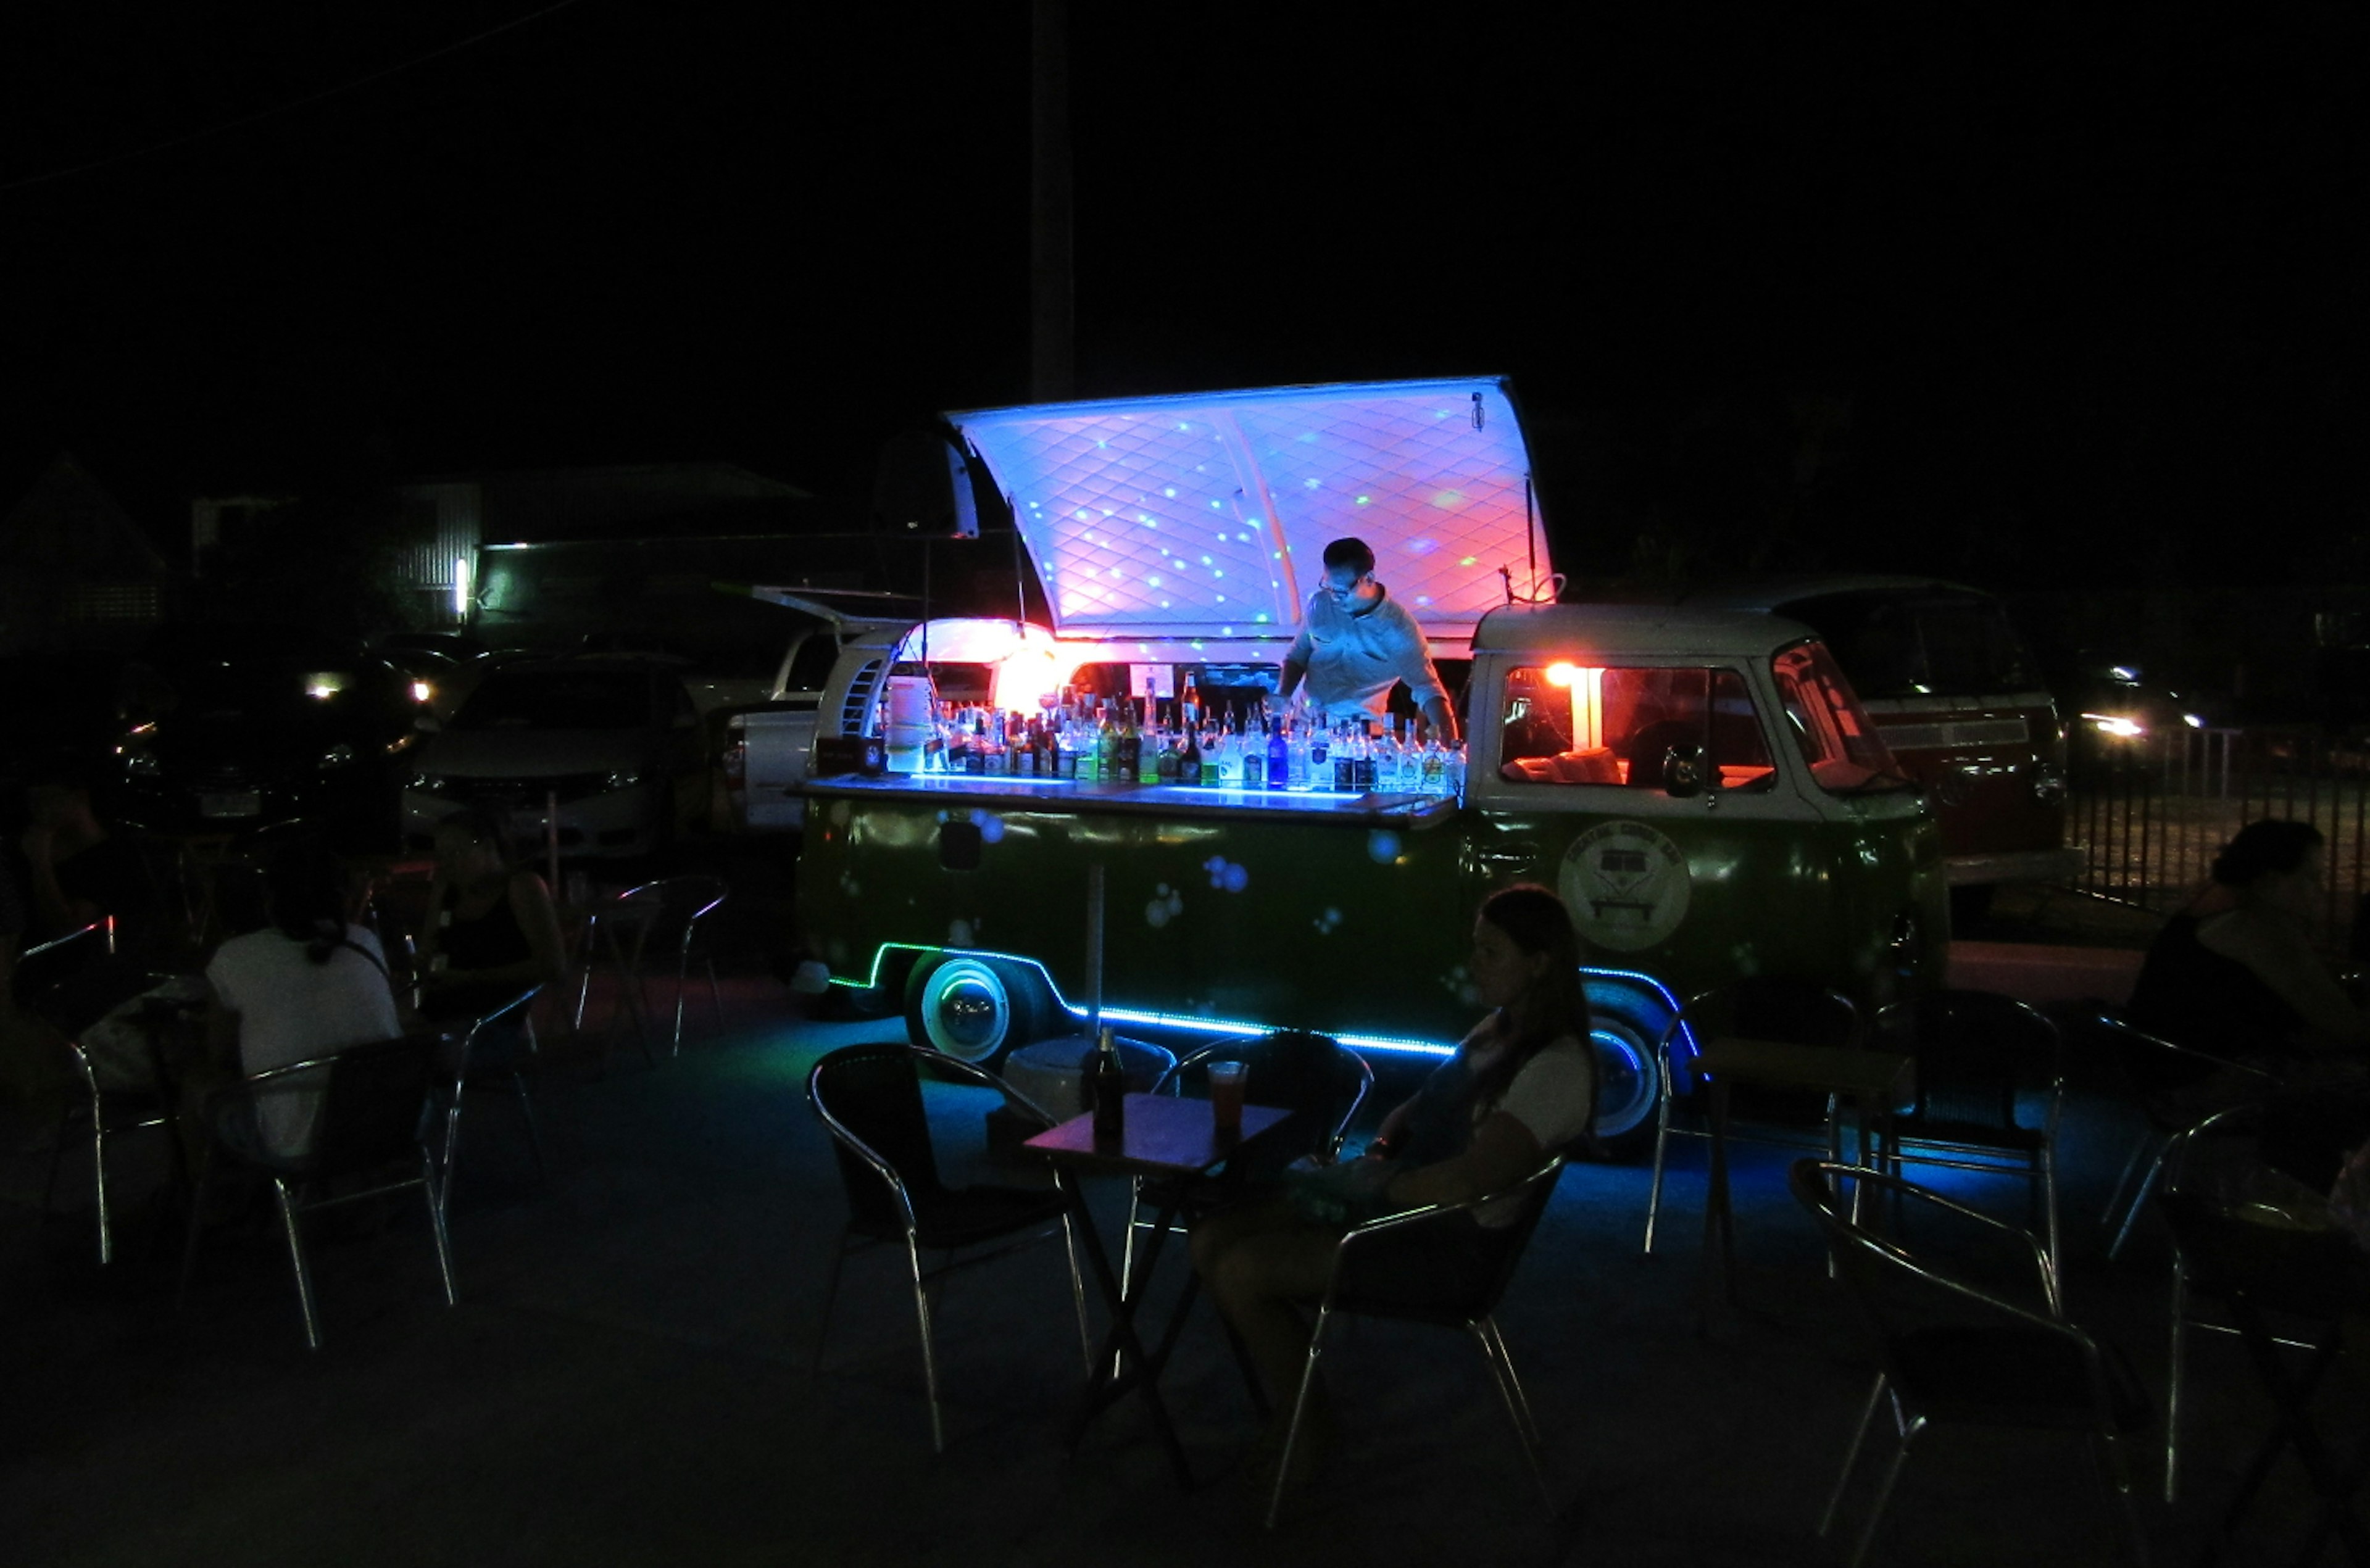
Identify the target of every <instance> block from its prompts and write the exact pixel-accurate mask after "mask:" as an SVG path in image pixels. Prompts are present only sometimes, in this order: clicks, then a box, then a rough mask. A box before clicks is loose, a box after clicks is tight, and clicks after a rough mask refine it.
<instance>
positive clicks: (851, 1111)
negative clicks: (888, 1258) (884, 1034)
mask: <svg viewBox="0 0 2370 1568" xmlns="http://www.w3.org/2000/svg"><path fill="white" fill-rule="evenodd" d="M925 1065H927V1066H928V1068H929V1069H930V1070H931V1071H932V1072H934V1073H936V1074H937V1075H938V1077H940V1078H945V1079H952V1080H953V1081H955V1082H959V1083H964V1084H969V1085H971V1086H973V1087H976V1088H983V1089H994V1090H995V1091H996V1092H997V1093H1000V1094H1001V1095H1003V1097H1004V1100H1005V1103H1006V1104H1007V1105H1009V1106H1010V1107H1011V1108H1012V1109H1013V1110H1014V1112H1015V1113H1016V1114H1018V1115H1020V1116H1026V1117H1029V1118H1031V1119H1033V1120H1034V1121H1035V1122H1036V1123H1037V1124H1038V1125H1039V1126H1040V1127H1050V1126H1052V1125H1053V1121H1052V1118H1051V1117H1049V1116H1046V1115H1045V1114H1044V1113H1043V1112H1042V1111H1041V1110H1039V1109H1038V1108H1037V1107H1036V1106H1035V1105H1032V1104H1030V1103H1029V1102H1028V1101H1027V1100H1026V1099H1024V1098H1022V1097H1021V1096H1020V1095H1019V1094H1018V1093H1015V1092H1014V1091H1013V1090H1011V1089H1010V1088H1008V1087H1007V1085H1006V1084H1005V1083H1004V1082H1003V1081H1002V1080H1001V1079H998V1078H996V1077H995V1075H993V1074H992V1073H988V1072H984V1071H982V1070H980V1069H978V1068H975V1067H972V1066H971V1065H969V1064H968V1063H965V1062H961V1061H957V1060H955V1059H953V1058H951V1057H947V1056H943V1055H941V1054H939V1053H938V1052H937V1051H930V1050H924V1049H921V1048H919V1047H914V1046H906V1045H870V1046H848V1047H844V1048H842V1049H839V1050H835V1051H833V1052H831V1053H829V1054H828V1055H826V1056H824V1057H823V1059H821V1060H820V1061H818V1062H816V1063H815V1065H814V1070H812V1071H811V1072H810V1073H809V1074H808V1075H807V1104H810V1105H811V1106H812V1107H813V1108H814V1114H815V1117H816V1119H817V1120H819V1121H821V1122H822V1123H823V1128H824V1130H825V1131H827V1132H829V1133H830V1134H831V1138H832V1145H833V1148H832V1151H833V1153H834V1155H836V1156H837V1158H838V1162H839V1174H840V1183H841V1185H842V1186H843V1187H844V1188H845V1189H846V1196H847V1210H848V1217H847V1221H846V1224H845V1225H843V1226H842V1227H841V1228H840V1233H839V1242H838V1244H837V1245H836V1246H834V1248H833V1250H832V1257H831V1267H830V1271H829V1273H828V1275H827V1276H825V1279H824V1284H823V1318H822V1322H819V1323H818V1324H817V1325H816V1328H815V1350H814V1365H813V1370H814V1372H815V1374H816V1375H818V1376H820V1375H821V1373H822V1371H823V1346H824V1345H825V1344H826V1343H827V1341H828V1338H829V1335H830V1332H831V1310H832V1306H833V1304H834V1301H835V1299H837V1297H838V1294H839V1273H840V1268H841V1265H844V1264H845V1263H846V1260H847V1257H848V1254H849V1253H852V1252H855V1251H858V1250H860V1249H862V1248H864V1247H867V1246H870V1245H873V1244H876V1243H879V1242H903V1243H904V1247H905V1258H906V1264H907V1266H908V1268H909V1270H910V1271H911V1275H912V1278H913V1284H914V1312H915V1318H916V1319H917V1320H918V1322H919V1324H920V1328H921V1338H922V1377H923V1381H924V1384H925V1386H926V1388H927V1390H928V1392H929V1401H930V1446H931V1448H933V1449H935V1450H937V1451H938V1452H940V1453H943V1452H945V1451H946V1446H947V1444H946V1428H945V1425H944V1423H943V1421H942V1419H941V1417H940V1414H939V1411H938V1352H937V1349H936V1346H935V1345H934V1344H933V1342H932V1339H931V1331H930V1297H929V1287H930V1285H931V1284H932V1282H934V1281H936V1280H938V1279H940V1278H943V1277H944V1276H947V1275H949V1274H950V1273H953V1272H954V1271H956V1270H958V1269H962V1268H969V1267H972V1265H977V1264H982V1263H985V1262H987V1261H988V1260H989V1259H991V1258H996V1257H1001V1256H1003V1255H1004V1254H1005V1253H1008V1252H1012V1251H1015V1250H1017V1249H1018V1248H1019V1247H1023V1246H1027V1245H1029V1244H1030V1243H1031V1242H1039V1241H1046V1240H1050V1239H1052V1237H1053V1235H1054V1234H1055V1233H1056V1230H1058V1231H1059V1234H1060V1235H1061V1237H1062V1242H1063V1245H1064V1248H1065V1249H1066V1250H1067V1252H1068V1253H1069V1262H1070V1300H1071V1304H1072V1306H1073V1307H1074V1308H1075V1310H1076V1312H1077V1316H1078V1348H1079V1352H1080V1354H1081V1356H1083V1357H1085V1359H1086V1360H1087V1363H1088V1365H1089V1367H1090V1368H1091V1365H1092V1362H1093V1357H1094V1345H1093V1341H1092V1340H1091V1338H1090V1337H1089V1336H1088V1333H1087V1299H1086V1286H1085V1282H1084V1281H1083V1279H1082V1278H1081V1277H1080V1276H1079V1273H1078V1250H1077V1240H1076V1237H1075V1236H1074V1235H1073V1234H1072V1233H1071V1230H1070V1216H1069V1207H1068V1205H1067V1203H1066V1201H1065V1200H1064V1197H1063V1196H1062V1194H1061V1193H1060V1192H1059V1191H1058V1190H1057V1189H1055V1188H1053V1187H1050V1186H1049V1187H1007V1186H996V1185H986V1184H981V1185H974V1186H968V1187H949V1186H948V1185H946V1184H945V1183H944V1182H943V1181H941V1180H940V1179H939V1176H938V1157H937V1154H936V1152H935V1151H934V1150H933V1149H932V1147H931V1143H930V1124H929V1120H928V1117H927V1116H926V1115H925V1114H924V1111H923V1107H922V1077H921V1075H922V1069H923V1067H924V1066H925ZM1023 1232H1027V1234H1025V1235H1024V1234H1023ZM1014 1238H1018V1240H1015V1239H1014ZM986 1242H1004V1243H1005V1245H1003V1246H999V1247H997V1248H995V1250H994V1251H993V1252H987V1253H972V1255H970V1256H968V1257H962V1258H957V1257H956V1256H955V1253H958V1252H961V1251H963V1250H965V1249H968V1248H972V1247H975V1246H979V1245H983V1244H984V1243H986ZM925 1249H927V1250H929V1251H932V1252H943V1253H946V1254H947V1260H946V1261H945V1262H944V1263H941V1264H940V1265H938V1267H936V1268H933V1269H927V1270H925V1269H924V1268H923V1266H922V1253H923V1252H924V1250H925Z"/></svg>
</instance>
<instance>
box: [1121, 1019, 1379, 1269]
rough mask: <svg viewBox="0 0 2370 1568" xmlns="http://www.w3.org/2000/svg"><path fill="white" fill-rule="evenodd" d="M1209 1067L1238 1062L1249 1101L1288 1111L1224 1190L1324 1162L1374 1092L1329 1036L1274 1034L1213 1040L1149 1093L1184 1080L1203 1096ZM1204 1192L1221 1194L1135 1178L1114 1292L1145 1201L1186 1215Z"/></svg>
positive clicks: (1356, 1058) (1131, 1259) (1358, 1065)
mask: <svg viewBox="0 0 2370 1568" xmlns="http://www.w3.org/2000/svg"><path fill="white" fill-rule="evenodd" d="M1214 1061H1239V1062H1242V1063H1245V1064H1246V1065H1247V1066H1248V1068H1249V1069H1250V1076H1249V1085H1250V1088H1249V1093H1250V1097H1251V1099H1252V1101H1253V1103H1254V1104H1261V1105H1274V1106H1277V1107H1279V1108H1281V1109H1283V1110H1287V1111H1290V1112H1291V1113H1292V1115H1291V1116H1289V1117H1287V1118H1286V1120H1285V1121H1284V1122H1283V1124H1282V1125H1280V1126H1277V1127H1272V1128H1270V1129H1269V1130H1268V1131H1267V1133H1266V1134H1265V1135H1263V1136H1262V1137H1261V1138H1260V1140H1259V1142H1258V1143H1257V1144H1256V1145H1254V1146H1253V1147H1252V1148H1250V1149H1248V1150H1245V1151H1244V1156H1245V1158H1246V1160H1247V1161H1248V1162H1249V1163H1248V1165H1247V1168H1245V1169H1243V1170H1241V1171H1239V1172H1237V1173H1235V1174H1234V1175H1232V1176H1230V1177H1229V1178H1228V1179H1227V1183H1226V1188H1227V1190H1228V1191H1233V1190H1236V1189H1237V1188H1239V1187H1240V1186H1241V1185H1246V1184H1251V1185H1255V1184H1257V1183H1259V1182H1260V1181H1262V1180H1265V1179H1268V1178H1270V1177H1271V1176H1273V1175H1274V1174H1276V1173H1279V1172H1281V1171H1282V1170H1283V1167H1284V1166H1286V1165H1289V1164H1291V1163H1292V1162H1294V1161H1296V1160H1301V1159H1314V1160H1316V1161H1317V1162H1318V1163H1320V1164H1328V1165H1329V1164H1331V1163H1332V1162H1333V1161H1334V1159H1335V1158H1336V1157H1337V1156H1338V1155H1339V1154H1340V1150H1341V1140H1342V1139H1344V1138H1346V1137H1348V1136H1349V1133H1350V1124H1351V1122H1352V1121H1353V1120H1355V1119H1356V1117H1357V1115H1358V1107H1359V1106H1360V1105H1362V1104H1364V1103H1365V1099H1366V1095H1367V1093H1368V1092H1370V1091H1371V1090H1372V1089H1373V1088H1374V1086H1375V1070H1374V1069H1373V1068H1372V1067H1370V1066H1369V1065H1367V1062H1366V1059H1365V1058H1363V1057H1362V1056H1360V1055H1359V1054H1358V1053H1357V1052H1355V1051H1353V1050H1352V1049H1350V1048H1349V1047H1346V1046H1344V1045H1342V1044H1341V1043H1340V1041H1339V1040H1336V1039H1334V1038H1333V1037H1332V1036H1329V1035H1316V1034H1310V1033H1308V1032H1307V1031H1306V1030H1300V1029H1279V1030H1276V1031H1274V1032H1273V1033H1271V1034H1268V1035H1263V1036H1260V1037H1259V1038H1257V1039H1254V1040H1220V1041H1217V1042H1215V1043H1214V1044H1212V1045H1207V1046H1204V1047H1202V1048H1201V1049H1200V1050H1197V1051H1192V1052H1190V1053H1188V1054H1187V1055H1186V1056H1185V1057H1183V1058H1182V1059H1179V1061H1178V1062H1177V1063H1176V1065H1174V1066H1172V1067H1171V1068H1169V1070H1168V1071H1167V1072H1165V1073H1163V1074H1162V1075H1161V1076H1160V1079H1159V1081H1158V1082H1156V1083H1155V1084H1154V1085H1153V1090H1152V1092H1153V1093H1156V1094H1160V1093H1168V1094H1181V1093H1184V1091H1185V1088H1186V1085H1187V1082H1188V1081H1189V1080H1192V1081H1195V1082H1196V1086H1197V1087H1201V1088H1202V1091H1203V1093H1204V1094H1206V1093H1207V1082H1208V1077H1209V1070H1210V1064H1211V1063H1212V1062H1214ZM1205 1192H1206V1194H1207V1196H1208V1198H1209V1200H1210V1201H1223V1195H1221V1194H1220V1193H1219V1192H1218V1191H1217V1190H1216V1189H1215V1188H1214V1187H1212V1186H1210V1185H1208V1184H1206V1183H1202V1184H1188V1185H1180V1186H1175V1187H1168V1188H1163V1187H1161V1186H1148V1185H1147V1184H1146V1183H1145V1181H1144V1180H1143V1179H1142V1178H1140V1177H1139V1178H1137V1179H1136V1180H1135V1181H1133V1183H1131V1184H1130V1190H1129V1194H1128V1204H1127V1227H1128V1228H1127V1230H1126V1232H1125V1235H1126V1238H1127V1241H1126V1246H1125V1248H1124V1250H1123V1251H1122V1254H1121V1259H1120V1278H1121V1281H1122V1288H1124V1287H1125V1284H1126V1282H1128V1281H1131V1280H1133V1277H1134V1268H1135V1233H1136V1231H1137V1230H1149V1229H1150V1228H1151V1222H1150V1221H1149V1220H1146V1219H1143V1218H1142V1209H1143V1207H1144V1204H1145V1199H1146V1197H1147V1196H1149V1197H1152V1198H1154V1199H1155V1200H1160V1199H1173V1200H1175V1203H1176V1207H1178V1208H1179V1211H1180V1212H1182V1213H1184V1214H1186V1215H1188V1216H1191V1214H1193V1213H1194V1212H1196V1211H1197V1209H1199V1208H1201V1207H1205V1205H1203V1204H1201V1203H1197V1202H1196V1201H1195V1200H1196V1198H1197V1197H1201V1196H1203V1195H1204V1193H1205ZM1161 1206H1162V1207H1166V1204H1162V1205H1161Z"/></svg>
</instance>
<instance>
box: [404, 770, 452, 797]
mask: <svg viewBox="0 0 2370 1568" xmlns="http://www.w3.org/2000/svg"><path fill="white" fill-rule="evenodd" d="M406 787H407V788H409V789H417V790H424V791H425V792H427V793H428V794H430V795H442V794H443V793H444V781H443V779H442V778H440V777H439V776H437V775H436V774H434V773H414V774H412V775H411V782H410V784H408V785H407V786H406Z"/></svg>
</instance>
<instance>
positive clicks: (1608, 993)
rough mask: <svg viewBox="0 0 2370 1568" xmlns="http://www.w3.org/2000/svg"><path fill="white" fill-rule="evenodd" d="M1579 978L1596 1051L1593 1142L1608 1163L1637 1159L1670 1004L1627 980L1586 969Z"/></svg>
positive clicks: (1647, 1146) (1653, 1104) (1647, 1129)
mask: <svg viewBox="0 0 2370 1568" xmlns="http://www.w3.org/2000/svg"><path fill="white" fill-rule="evenodd" d="M1582 987H1583V988H1584V989H1585V990H1586V991H1587V993H1588V1015H1589V1042H1588V1043H1589V1044H1590V1046H1592V1047H1594V1049H1595V1051H1596V1140H1597V1142H1598V1143H1599V1144H1600V1145H1601V1146H1603V1148H1604V1150H1605V1153H1606V1154H1607V1155H1608V1156H1610V1157H1611V1158H1613V1159H1616V1160H1639V1159H1643V1158H1644V1157H1645V1155H1646V1153H1647V1151H1648V1150H1651V1149H1652V1147H1653V1144H1654V1117H1655V1112H1656V1110H1657V1108H1658V1107H1659V1106H1660V1104H1661V1102H1662V1073H1661V1072H1660V1071H1659V1070H1657V1069H1656V1068H1655V1066H1654V1042H1655V1041H1656V1040H1658V1039H1660V1038H1662V1030H1663V1028H1664V1027H1665V1026H1666V1025H1667V1024H1669V1023H1670V1017H1671V1006H1670V1003H1669V1002H1668V1001H1667V1000H1666V999H1665V998H1664V997H1663V996H1662V994H1660V992H1659V990H1658V988H1652V987H1650V986H1647V985H1642V984H1639V983H1638V981H1637V980H1636V979H1634V978H1632V977H1624V976H1617V975H1615V974H1612V973H1608V972H1605V971H1603V970H1588V969H1583V970H1582Z"/></svg>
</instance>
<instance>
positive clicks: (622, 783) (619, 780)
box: [609, 768, 642, 789]
mask: <svg viewBox="0 0 2370 1568" xmlns="http://www.w3.org/2000/svg"><path fill="white" fill-rule="evenodd" d="M641 782H642V775H641V774H640V773H639V772H638V771H636V770H635V769H632V768H619V769H618V770H617V771H616V772H615V773H611V774H610V775H609V787H610V788H611V789H630V788H631V787H633V786H634V785H635V784H639V783H641Z"/></svg>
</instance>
